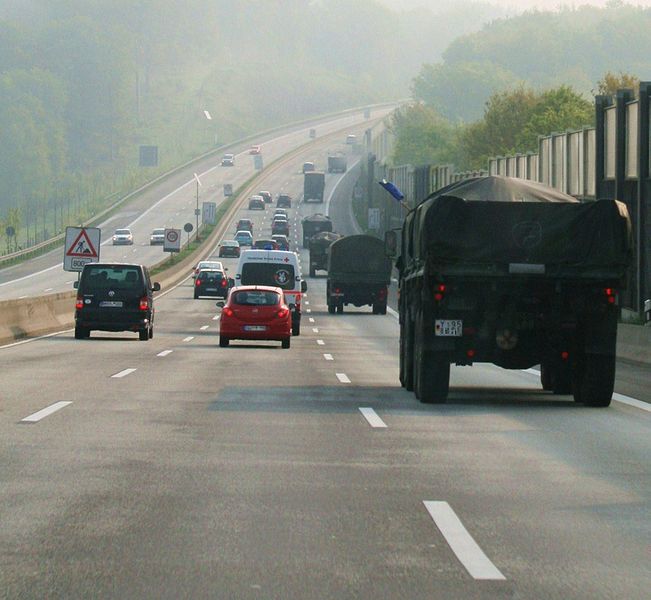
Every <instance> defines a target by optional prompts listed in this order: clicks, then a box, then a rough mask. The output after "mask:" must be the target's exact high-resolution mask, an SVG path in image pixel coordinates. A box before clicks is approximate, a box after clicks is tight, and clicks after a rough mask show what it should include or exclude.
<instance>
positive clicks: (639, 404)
mask: <svg viewBox="0 0 651 600" xmlns="http://www.w3.org/2000/svg"><path fill="white" fill-rule="evenodd" d="M522 372H523V373H529V374H530V375H535V376H536V377H538V376H540V371H538V370H537V369H522ZM613 400H614V401H615V402H619V403H620V404H626V405H627V406H632V407H634V408H639V409H640V410H644V411H646V412H651V404H649V403H648V402H643V401H642V400H637V399H636V398H631V397H630V396H625V395H624V394H620V393H618V392H613Z"/></svg>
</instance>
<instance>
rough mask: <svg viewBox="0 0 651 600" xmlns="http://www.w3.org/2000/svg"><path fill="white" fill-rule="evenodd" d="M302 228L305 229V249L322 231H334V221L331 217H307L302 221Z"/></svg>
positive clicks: (316, 215)
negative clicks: (313, 237) (311, 239)
mask: <svg viewBox="0 0 651 600" xmlns="http://www.w3.org/2000/svg"><path fill="white" fill-rule="evenodd" d="M301 227H302V229H303V248H307V247H308V242H309V240H310V238H311V237H312V236H313V235H316V234H317V233H321V232H322V231H332V221H331V220H330V217H327V216H326V215H322V214H321V213H316V214H314V215H310V216H309V217H305V218H304V219H303V220H302V221H301Z"/></svg>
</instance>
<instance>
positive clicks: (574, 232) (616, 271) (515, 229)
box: [386, 177, 631, 406]
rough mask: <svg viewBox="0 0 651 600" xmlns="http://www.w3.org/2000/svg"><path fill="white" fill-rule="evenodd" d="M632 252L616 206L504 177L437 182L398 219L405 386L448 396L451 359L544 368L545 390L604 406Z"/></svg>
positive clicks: (422, 395)
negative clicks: (432, 190) (620, 299)
mask: <svg viewBox="0 0 651 600" xmlns="http://www.w3.org/2000/svg"><path fill="white" fill-rule="evenodd" d="M392 233H393V234H395V232H388V234H387V238H386V241H387V248H390V246H391V243H390V242H391V241H392V240H391V234H392ZM630 256H631V222H630V218H629V215H628V211H627V209H626V206H625V205H624V204H622V203H620V202H616V201H614V200H598V201H596V202H589V203H581V202H579V201H577V200H576V199H574V198H573V197H572V196H567V195H565V194H561V193H559V192H556V191H555V190H553V189H551V188H548V187H546V186H542V185H540V184H535V183H530V182H526V181H523V180H517V179H511V178H507V177H479V178H474V179H470V180H466V181H462V182H457V183H453V184H451V185H449V186H447V187H446V188H444V189H442V190H439V191H438V192H436V193H434V194H432V195H431V196H430V197H429V198H428V199H426V200H425V201H424V202H423V203H422V204H420V205H419V206H418V207H417V208H415V209H414V210H412V211H411V212H409V213H408V215H407V217H406V219H405V221H404V223H403V227H402V236H401V242H400V257H399V258H398V261H397V266H398V269H399V272H400V279H399V282H400V287H399V289H400V294H399V315H400V319H399V321H400V382H401V384H402V386H403V387H405V388H406V389H407V390H413V391H414V392H415V394H416V397H417V398H419V399H420V400H421V401H422V402H445V401H446V399H447V396H448V389H449V378H450V364H456V365H472V364H473V363H476V362H487V363H493V364H495V365H497V366H500V367H503V368H506V369H528V368H530V367H533V366H534V365H537V364H540V365H541V383H542V387H543V389H545V390H549V391H553V392H554V393H557V394H570V393H571V394H573V396H574V400H575V401H576V402H580V403H583V404H585V405H588V406H608V405H609V404H610V402H611V397H612V394H613V388H614V380H615V345H616V340H617V321H618V316H619V308H618V306H617V294H618V290H621V289H623V288H625V287H626V283H627V281H626V280H627V277H626V274H627V268H628V265H629V262H630Z"/></svg>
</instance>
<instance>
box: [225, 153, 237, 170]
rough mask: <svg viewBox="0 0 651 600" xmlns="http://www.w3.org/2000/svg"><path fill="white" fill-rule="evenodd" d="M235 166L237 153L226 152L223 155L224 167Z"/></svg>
mask: <svg viewBox="0 0 651 600" xmlns="http://www.w3.org/2000/svg"><path fill="white" fill-rule="evenodd" d="M234 166H235V155H234V154H224V156H223V157H222V167H234Z"/></svg>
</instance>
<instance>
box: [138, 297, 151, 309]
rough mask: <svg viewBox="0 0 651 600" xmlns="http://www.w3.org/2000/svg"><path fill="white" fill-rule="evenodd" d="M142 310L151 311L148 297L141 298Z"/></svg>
mask: <svg viewBox="0 0 651 600" xmlns="http://www.w3.org/2000/svg"><path fill="white" fill-rule="evenodd" d="M140 310H149V300H148V299H147V296H143V297H142V298H140Z"/></svg>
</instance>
